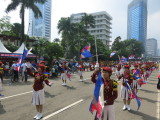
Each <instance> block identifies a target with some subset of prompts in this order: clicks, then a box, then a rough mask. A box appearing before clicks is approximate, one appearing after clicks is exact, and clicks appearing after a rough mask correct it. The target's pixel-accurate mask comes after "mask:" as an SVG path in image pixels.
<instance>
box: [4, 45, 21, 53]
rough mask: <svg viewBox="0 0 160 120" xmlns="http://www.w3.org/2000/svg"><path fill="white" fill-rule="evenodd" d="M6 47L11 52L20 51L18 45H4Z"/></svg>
mask: <svg viewBox="0 0 160 120" xmlns="http://www.w3.org/2000/svg"><path fill="white" fill-rule="evenodd" d="M4 46H5V47H6V48H7V49H8V50H9V51H11V52H15V51H16V50H18V48H19V47H18V46H16V45H13V44H8V45H5V44H4Z"/></svg>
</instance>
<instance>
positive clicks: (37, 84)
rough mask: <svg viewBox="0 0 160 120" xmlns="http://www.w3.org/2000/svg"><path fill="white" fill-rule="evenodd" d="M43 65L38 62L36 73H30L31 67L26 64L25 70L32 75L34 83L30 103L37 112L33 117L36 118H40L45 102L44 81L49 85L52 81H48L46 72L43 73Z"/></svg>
mask: <svg viewBox="0 0 160 120" xmlns="http://www.w3.org/2000/svg"><path fill="white" fill-rule="evenodd" d="M44 70H45V66H44V65H42V64H39V66H38V69H37V73H32V72H31V69H30V68H29V67H28V66H27V72H28V74H29V75H30V76H32V77H34V78H35V79H34V84H33V94H32V104H33V105H35V106H36V109H37V114H36V116H35V117H34V119H36V120H40V119H41V118H42V117H43V115H42V110H43V104H44V102H45V100H44V99H45V98H44V82H45V83H46V84H47V85H48V86H51V85H52V83H50V82H49V81H48V77H47V75H46V74H44V73H43V72H44Z"/></svg>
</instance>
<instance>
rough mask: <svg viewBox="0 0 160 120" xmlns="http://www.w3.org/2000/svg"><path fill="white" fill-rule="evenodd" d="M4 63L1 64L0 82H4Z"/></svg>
mask: <svg viewBox="0 0 160 120" xmlns="http://www.w3.org/2000/svg"><path fill="white" fill-rule="evenodd" d="M2 64H3V63H2V62H0V82H3V70H4V69H3V66H2Z"/></svg>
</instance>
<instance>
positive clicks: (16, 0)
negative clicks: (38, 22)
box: [6, 0, 47, 43]
mask: <svg viewBox="0 0 160 120" xmlns="http://www.w3.org/2000/svg"><path fill="white" fill-rule="evenodd" d="M46 1H47V0H12V2H11V3H10V4H9V5H8V6H7V8H6V12H7V13H8V12H10V11H12V10H15V9H16V8H17V7H18V6H19V5H20V18H21V24H22V34H21V35H22V36H21V43H23V42H24V15H25V9H31V10H32V11H33V13H34V17H35V18H38V17H42V13H41V11H40V10H39V8H38V7H37V6H36V4H37V3H41V4H44V3H45V2H46Z"/></svg>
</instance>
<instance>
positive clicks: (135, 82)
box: [132, 64, 141, 93]
mask: <svg viewBox="0 0 160 120" xmlns="http://www.w3.org/2000/svg"><path fill="white" fill-rule="evenodd" d="M133 74H134V78H136V79H134V80H133V84H132V86H133V88H134V90H135V92H136V93H137V92H138V89H141V88H140V85H139V83H138V81H139V80H140V78H141V76H140V69H138V64H135V65H134V69H133Z"/></svg>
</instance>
